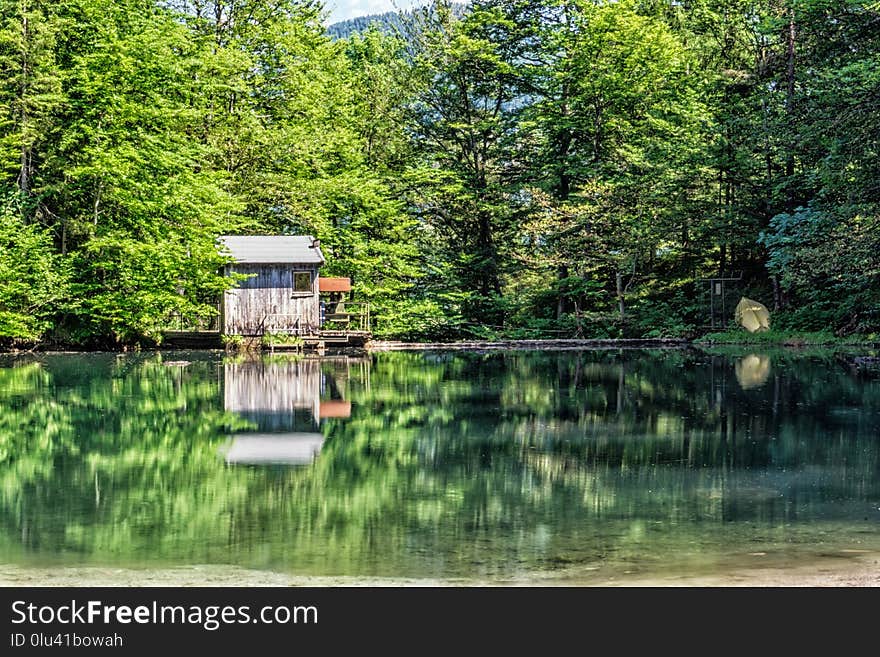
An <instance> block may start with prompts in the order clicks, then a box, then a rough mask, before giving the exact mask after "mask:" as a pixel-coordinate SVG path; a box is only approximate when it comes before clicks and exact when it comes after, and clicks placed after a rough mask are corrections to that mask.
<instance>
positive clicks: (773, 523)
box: [0, 350, 880, 583]
mask: <svg viewBox="0 0 880 657" xmlns="http://www.w3.org/2000/svg"><path fill="white" fill-rule="evenodd" d="M878 549H880V377H877V376H873V375H865V374H856V373H854V372H852V371H851V370H849V369H848V368H847V367H846V366H845V365H844V364H842V363H841V361H840V360H838V359H837V358H835V356H834V354H831V353H821V352H815V353H812V354H808V355H803V354H801V355H797V354H792V353H788V352H784V351H778V352H749V351H743V352H725V353H722V352H717V353H703V352H699V351H678V350H669V351H585V352H570V351H566V352H544V353H536V352H512V353H498V352H495V353H453V352H445V353H441V352H427V353H386V354H374V355H373V356H371V357H369V358H367V359H351V358H348V359H346V358H337V359H322V360H319V359H308V358H305V359H292V358H282V357H274V358H265V359H262V360H259V359H257V360H248V359H229V358H224V357H223V355H222V354H219V353H213V352H174V353H161V354H156V353H149V354H147V353H143V354H136V355H119V354H88V355H70V354H65V355H62V354H57V355H52V354H44V355H39V356H30V357H17V358H13V357H11V356H10V357H4V358H2V359H0V564H9V565H13V566H15V567H21V568H30V567H34V568H45V567H47V566H74V565H76V566H81V565H88V566H103V567H107V566H114V567H132V568H167V567H175V566H186V565H195V564H212V565H234V566H241V567H244V568H253V569H262V570H266V571H274V572H279V573H287V574H295V575H329V576H379V577H382V576H392V577H426V578H468V579H470V578H474V579H480V580H488V581H497V582H503V581H516V580H518V579H522V578H527V579H528V578H532V579H534V578H538V579H540V578H553V577H564V578H567V579H569V580H571V581H582V582H585V583H587V582H590V581H591V580H593V579H595V580H597V581H598V580H607V579H608V578H609V577H615V576H625V575H628V574H633V573H637V574H640V575H644V576H654V575H670V574H674V573H689V574H697V575H699V574H705V575H712V574H717V573H723V572H725V570H728V569H731V568H735V567H743V566H746V565H750V564H751V565H755V564H756V560H763V563H772V564H775V565H795V564H798V563H807V562H815V561H816V560H817V559H818V560H821V559H822V558H824V557H840V556H841V555H847V554H860V553H862V551H865V550H869V551H873V550H878Z"/></svg>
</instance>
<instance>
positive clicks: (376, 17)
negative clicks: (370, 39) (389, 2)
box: [327, 2, 467, 39]
mask: <svg viewBox="0 0 880 657" xmlns="http://www.w3.org/2000/svg"><path fill="white" fill-rule="evenodd" d="M466 8H467V3H465V2H457V3H454V4H453V5H452V12H453V14H454V15H456V16H458V17H461V16H463V15H464V12H465V9H466ZM424 9H425V7H424V6H423V7H416V8H414V9H407V10H406V11H386V12H385V13H384V14H369V15H367V16H358V17H357V18H350V19H348V20H346V21H339V22H338V23H333V24H331V25H328V26H327V34H329V35H330V37H331V38H333V39H347V38H348V37H350V36H351V35H352V34H355V33H361V32H364V31H366V30H367V29H369V27H370V26H371V25H375V26H376V28H377V29H378V30H379V31H380V32H384V33H385V34H395V33H397V32H400V31H405V30H404V29H403V28H404V27H405V26H406V25H407V24H408V23H409V22H410V21H412V19H413V17H414V16H415V15H416V13H417V12H422V11H424Z"/></svg>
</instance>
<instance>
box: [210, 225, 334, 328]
mask: <svg viewBox="0 0 880 657" xmlns="http://www.w3.org/2000/svg"><path fill="white" fill-rule="evenodd" d="M220 242H221V247H222V248H223V249H224V250H225V251H226V252H228V253H229V254H230V255H231V256H232V257H233V258H234V260H235V261H234V262H233V263H231V264H229V265H227V266H226V273H227V275H228V274H230V273H232V272H234V273H236V274H246V275H248V278H247V279H244V280H241V281H239V283H238V285H237V286H236V287H235V288H233V289H231V290H229V291H227V292H226V294H225V295H224V297H223V302H222V303H221V305H220V326H221V329H220V330H221V332H222V333H223V334H224V335H243V336H261V335H264V334H267V333H288V334H294V335H311V334H314V333H316V332H317V331H318V329H319V328H320V325H321V312H320V305H319V298H318V270H319V269H320V268H321V265H323V264H324V256H323V254H322V253H321V249H320V246H319V244H318V240H317V239H315V238H314V237H312V236H311V235H255V236H242V235H224V236H222V237H220Z"/></svg>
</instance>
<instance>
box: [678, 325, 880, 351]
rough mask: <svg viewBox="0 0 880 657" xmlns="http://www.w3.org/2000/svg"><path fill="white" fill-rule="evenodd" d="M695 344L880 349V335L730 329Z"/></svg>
mask: <svg viewBox="0 0 880 657" xmlns="http://www.w3.org/2000/svg"><path fill="white" fill-rule="evenodd" d="M693 342H694V343H695V344H698V345H702V344H743V345H767V346H783V347H805V346H816V347H818V346H829V347H835V346H853V347H859V346H868V347H871V346H873V347H880V335H878V334H876V333H870V334H867V335H859V334H852V335H845V336H837V335H835V334H834V333H832V332H831V331H815V332H799V331H775V330H772V329H771V330H769V331H760V332H758V333H749V332H747V331H743V330H736V329H729V330H727V331H720V332H717V333H707V334H706V335H703V336H700V337H698V338H695V339H694V340H693Z"/></svg>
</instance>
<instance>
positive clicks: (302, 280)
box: [293, 271, 312, 292]
mask: <svg viewBox="0 0 880 657" xmlns="http://www.w3.org/2000/svg"><path fill="white" fill-rule="evenodd" d="M293 291H294V292H311V291H312V273H311V272H308V271H295V272H293Z"/></svg>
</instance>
